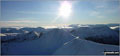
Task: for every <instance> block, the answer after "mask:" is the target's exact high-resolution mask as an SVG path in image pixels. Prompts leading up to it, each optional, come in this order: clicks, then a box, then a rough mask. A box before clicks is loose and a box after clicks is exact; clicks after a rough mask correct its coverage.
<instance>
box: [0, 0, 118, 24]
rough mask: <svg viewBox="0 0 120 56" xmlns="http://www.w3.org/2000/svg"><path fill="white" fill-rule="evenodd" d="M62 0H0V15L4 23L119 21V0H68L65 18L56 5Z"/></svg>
mask: <svg viewBox="0 0 120 56" xmlns="http://www.w3.org/2000/svg"><path fill="white" fill-rule="evenodd" d="M63 2H64V1H57V0H47V1H40V0H39V1H38V0H33V1H4V0H3V1H2V2H1V13H2V17H1V19H0V23H1V25H5V26H29V25H30V26H33V25H34V26H43V25H56V24H104V23H119V21H120V19H119V18H120V4H119V0H75V1H68V2H69V3H70V4H71V6H72V8H71V11H72V12H71V14H70V16H69V17H68V18H67V19H66V18H63V17H60V16H59V15H58V14H59V9H60V5H61V4H62V3H63Z"/></svg>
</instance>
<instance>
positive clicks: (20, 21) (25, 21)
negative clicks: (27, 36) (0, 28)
mask: <svg viewBox="0 0 120 56" xmlns="http://www.w3.org/2000/svg"><path fill="white" fill-rule="evenodd" d="M37 22H38V21H31V20H19V21H0V23H37Z"/></svg>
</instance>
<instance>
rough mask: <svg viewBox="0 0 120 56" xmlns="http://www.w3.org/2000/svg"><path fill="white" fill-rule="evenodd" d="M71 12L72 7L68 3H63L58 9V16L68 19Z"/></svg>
mask: <svg viewBox="0 0 120 56" xmlns="http://www.w3.org/2000/svg"><path fill="white" fill-rule="evenodd" d="M71 12H72V5H71V4H70V3H69V2H68V1H64V2H63V3H61V7H60V8H59V16H62V17H65V18H67V17H69V16H70V14H71Z"/></svg>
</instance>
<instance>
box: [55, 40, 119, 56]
mask: <svg viewBox="0 0 120 56" xmlns="http://www.w3.org/2000/svg"><path fill="white" fill-rule="evenodd" d="M105 50H106V51H118V50H119V47H118V46H114V45H104V44H99V43H95V42H91V41H87V40H83V39H79V38H76V39H73V40H71V41H70V42H67V43H66V44H65V45H63V46H62V47H61V48H59V49H58V50H57V51H56V52H55V53H54V55H104V51H105Z"/></svg>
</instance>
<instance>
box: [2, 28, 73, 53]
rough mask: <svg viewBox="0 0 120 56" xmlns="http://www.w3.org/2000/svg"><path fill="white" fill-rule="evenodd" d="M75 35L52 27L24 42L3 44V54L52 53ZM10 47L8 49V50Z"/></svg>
mask: <svg viewBox="0 0 120 56" xmlns="http://www.w3.org/2000/svg"><path fill="white" fill-rule="evenodd" d="M73 38H74V37H73V36H71V35H70V34H69V33H68V32H65V31H64V30H62V29H52V30H50V31H48V32H46V33H43V35H42V36H41V37H40V38H38V39H34V40H31V41H24V42H9V43H7V44H6V43H3V44H2V54H29V55H30V54H36V55H37V54H44V55H47V54H52V53H53V52H54V51H56V50H57V49H58V48H60V47H61V46H62V45H63V44H64V43H65V42H68V41H70V40H72V39H73ZM6 49H8V50H6Z"/></svg>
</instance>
